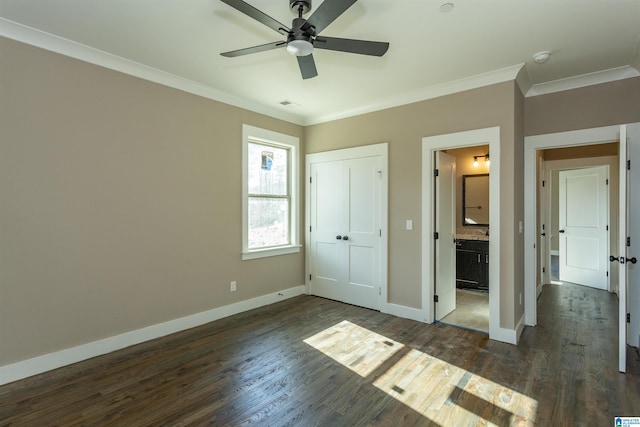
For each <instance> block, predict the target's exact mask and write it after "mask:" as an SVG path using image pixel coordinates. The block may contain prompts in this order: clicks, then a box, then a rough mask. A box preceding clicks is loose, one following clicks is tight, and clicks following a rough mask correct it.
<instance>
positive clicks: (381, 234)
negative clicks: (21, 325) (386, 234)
mask: <svg viewBox="0 0 640 427" xmlns="http://www.w3.org/2000/svg"><path fill="white" fill-rule="evenodd" d="M380 237H382V228H381V229H380Z"/></svg>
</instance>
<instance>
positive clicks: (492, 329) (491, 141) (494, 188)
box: [422, 127, 517, 344]
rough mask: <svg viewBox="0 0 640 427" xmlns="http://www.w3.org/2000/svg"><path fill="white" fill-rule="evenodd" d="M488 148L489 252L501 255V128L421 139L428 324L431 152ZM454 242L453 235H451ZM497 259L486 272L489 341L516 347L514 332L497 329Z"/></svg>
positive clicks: (431, 311)
mask: <svg viewBox="0 0 640 427" xmlns="http://www.w3.org/2000/svg"><path fill="white" fill-rule="evenodd" d="M485 144H488V145H489V149H490V153H491V159H490V161H491V174H490V177H489V187H490V197H489V206H490V213H489V216H490V224H492V225H493V227H492V228H491V239H490V241H489V253H491V254H499V253H500V236H501V230H502V227H504V226H505V225H504V224H502V223H501V221H500V208H499V206H500V190H499V188H500V163H501V162H500V160H501V159H500V128H499V127H492V128H485V129H477V130H471V131H465V132H457V133H451V134H443V135H436V136H430V137H424V138H423V139H422V223H423V227H422V307H423V310H424V314H425V320H426V321H427V322H429V323H431V322H433V321H434V320H435V319H436V305H437V304H438V303H437V302H435V300H436V297H437V294H436V293H435V287H436V286H435V280H436V263H435V259H436V254H435V252H436V246H435V245H434V236H435V233H436V232H437V230H436V221H435V209H434V206H433V201H434V196H433V193H434V191H435V181H436V177H435V175H434V169H435V164H434V158H435V156H434V153H436V152H439V151H442V150H449V149H455V148H463V147H472V146H478V145H485ZM451 237H452V238H451V242H452V243H453V236H451ZM499 261H500V257H499V256H491V257H490V258H489V272H490V274H489V275H490V280H491V284H490V286H489V313H490V316H489V338H491V339H494V340H497V341H502V342H507V343H512V344H516V342H517V330H515V329H513V330H512V329H506V328H502V327H501V326H500V301H501V297H502V295H501V291H502V290H501V280H500V277H501V276H500V263H499Z"/></svg>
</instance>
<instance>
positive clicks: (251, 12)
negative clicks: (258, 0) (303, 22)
mask: <svg viewBox="0 0 640 427" xmlns="http://www.w3.org/2000/svg"><path fill="white" fill-rule="evenodd" d="M220 1H222V2H223V3H226V4H228V5H229V6H231V7H233V8H234V9H237V10H239V11H240V12H242V13H244V14H245V15H247V16H249V17H251V18H253V19H255V20H256V21H258V22H261V23H263V24H264V25H266V26H267V27H269V28H271V29H273V30H275V31H277V32H279V33H280V34H288V33H289V32H290V31H291V30H290V29H289V27H287V26H286V25H284V24H281V23H280V22H278V21H276V20H275V19H273V18H272V17H270V16H269V15H267V14H266V13H264V12H262V11H261V10H258V9H256V8H255V7H253V6H251V5H250V4H248V3H245V2H244V1H242V0H220Z"/></svg>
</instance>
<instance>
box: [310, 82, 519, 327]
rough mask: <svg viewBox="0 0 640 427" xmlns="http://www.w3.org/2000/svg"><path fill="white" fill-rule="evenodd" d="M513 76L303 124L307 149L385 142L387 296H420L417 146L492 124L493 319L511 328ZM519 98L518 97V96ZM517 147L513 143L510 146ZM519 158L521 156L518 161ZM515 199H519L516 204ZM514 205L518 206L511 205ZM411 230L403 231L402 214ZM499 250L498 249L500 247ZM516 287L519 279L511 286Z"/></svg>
mask: <svg viewBox="0 0 640 427" xmlns="http://www.w3.org/2000/svg"><path fill="white" fill-rule="evenodd" d="M516 92H517V93H519V90H518V89H517V87H516V85H515V82H506V83H501V84H497V85H492V86H488V87H483V88H479V89H475V90H470V91H466V92H462V93H457V94H454V95H449V96H445V97H442V98H437V99H432V100H428V101H423V102H418V103H414V104H410V105H405V106H401V107H396V108H391V109H388V110H383V111H378V112H374V113H370V114H365V115H361V116H357V117H352V118H347V119H343V120H336V121H333V122H329V123H323V124H318V125H314V126H308V127H307V128H306V130H305V141H306V149H307V153H316V152H321V151H327V150H333V149H338V148H346V147H355V146H360V145H367V144H373V143H377V142H385V141H386V142H388V143H389V230H390V236H389V299H390V302H392V303H395V304H400V305H404V306H408V307H415V308H421V307H420V301H421V246H420V245H421V240H420V239H421V229H422V224H421V221H420V219H421V176H422V164H421V144H422V138H423V137H425V136H433V135H439V134H447V133H453V132H460V131H465V130H472V129H481V128H487V127H493V126H500V139H501V162H500V163H501V173H502V174H503V175H502V179H501V184H500V191H501V194H502V200H501V222H503V223H504V224H505V226H504V227H501V229H502V230H503V231H502V234H501V236H500V244H501V246H502V247H504V248H508V249H506V250H505V251H504V252H503V253H501V254H500V255H499V256H501V259H502V260H504V262H503V263H502V264H501V267H500V268H501V291H500V292H501V299H502V301H503V302H504V304H503V306H502V307H501V319H500V320H501V324H502V326H503V327H505V328H513V327H514V318H515V316H516V309H515V308H514V307H513V304H512V302H513V300H514V299H513V294H514V292H515V290H514V284H513V281H514V279H515V278H516V277H520V276H522V274H523V272H522V271H518V269H520V268H522V267H521V264H522V262H521V261H517V262H516V261H515V260H514V258H513V256H514V254H515V253H517V252H516V251H515V246H517V245H518V244H520V243H517V242H515V239H516V236H515V234H514V230H515V227H514V218H515V211H514V209H516V208H515V206H514V205H515V204H516V203H518V202H517V201H514V194H515V188H521V187H522V182H519V183H517V182H514V178H513V177H514V164H517V163H518V161H515V159H514V155H516V153H518V152H522V144H523V140H522V138H521V139H520V140H518V141H516V140H515V138H516V137H517V136H518V135H521V131H516V130H515V126H517V125H518V123H517V122H516V120H515V119H514V116H515V114H516V112H517V110H518V109H519V108H520V107H519V106H517V105H515V104H516V101H514V99H517V102H521V101H520V99H521V98H518V95H517V94H516ZM520 97H521V95H520ZM514 145H518V146H519V148H517V149H516V148H515V147H514ZM519 163H522V159H521V160H519ZM519 203H523V202H522V198H521V197H520V202H519ZM517 209H519V211H520V212H521V211H522V208H521V207H518V208H517ZM407 219H412V220H413V221H414V228H413V230H412V231H407V230H405V227H404V225H405V220H407ZM501 251H502V249H501ZM517 286H519V287H522V286H523V284H522V283H520V284H519V285H517Z"/></svg>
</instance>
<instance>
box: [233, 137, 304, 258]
mask: <svg viewBox="0 0 640 427" xmlns="http://www.w3.org/2000/svg"><path fill="white" fill-rule="evenodd" d="M242 143H243V145H242V159H243V160H242V188H243V197H242V259H253V258H260V257H266V256H274V255H283V254H289V253H294V252H299V251H300V242H299V239H298V230H297V227H298V218H299V208H298V206H299V203H298V195H297V183H298V178H299V172H298V170H299V168H298V154H299V153H298V146H299V141H298V138H296V137H293V136H290V135H284V134H281V133H277V132H272V131H268V130H265V129H260V128H256V127H253V126H249V125H243V126H242Z"/></svg>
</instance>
